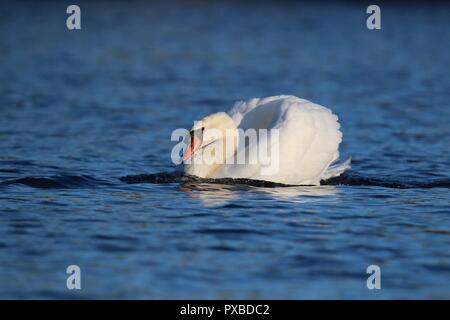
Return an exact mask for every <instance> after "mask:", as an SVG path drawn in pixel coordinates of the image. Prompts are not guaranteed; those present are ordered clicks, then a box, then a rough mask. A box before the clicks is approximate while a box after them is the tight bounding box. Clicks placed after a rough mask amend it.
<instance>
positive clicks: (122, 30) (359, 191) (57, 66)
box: [0, 1, 450, 299]
mask: <svg viewBox="0 0 450 320" xmlns="http://www.w3.org/2000/svg"><path fill="white" fill-rule="evenodd" d="M78 3H79V4H80V6H81V10H82V30H81V31H68V30H67V29H66V28H65V19H66V14H65V9H66V8H65V4H64V3H59V2H35V3H34V2H22V3H20V4H17V3H12V2H11V3H3V4H2V9H1V11H0V57H1V59H0V66H1V68H0V81H1V82H0V83H1V86H0V128H1V129H0V150H1V154H0V182H1V184H0V234H1V239H0V298H277V299H279V298H287V299H297V298H352V299H354V298H369V299H372V298H373V299H379V298H450V291H449V289H448V283H449V278H450V253H449V246H450V209H449V204H450V200H449V183H450V173H449V164H450V152H449V151H450V132H449V131H450V129H449V122H450V108H449V105H450V95H449V92H450V78H449V76H448V66H449V65H450V55H449V54H448V51H449V48H450V46H449V45H450V43H449V39H450V19H449V17H450V6H448V5H445V4H435V5H434V6H431V5H426V4H421V3H415V4H413V5H408V9H407V10H406V9H405V8H404V7H403V6H401V4H397V5H388V4H385V5H381V7H382V30H381V31H369V30H367V29H366V27H365V19H366V16H367V15H366V14H365V7H364V5H363V4H360V3H358V2H348V3H346V4H333V3H327V4H323V5H322V6H319V5H314V4H305V3H295V2H284V3H282V4H275V3H271V2H268V3H264V4H259V5H256V4H247V5H244V4H238V3H229V4H226V3H221V2H218V3H214V4H209V3H206V2H198V3H197V2H194V3H189V4H186V3H184V4H183V3H178V4H175V3H172V4H163V3H143V2H134V1H133V2H129V1H127V2H123V3H121V2H112V3H111V2H108V3H106V2H100V3H92V2H80V1H78ZM278 94H294V95H298V96H300V97H303V98H306V99H309V100H312V101H314V102H317V103H320V104H323V105H325V106H328V107H330V108H332V109H333V111H334V112H335V113H336V114H338V115H339V117H340V122H341V124H342V130H343V133H344V141H343V143H342V145H341V151H342V156H343V157H344V158H345V157H347V156H350V155H351V156H352V159H353V167H352V169H351V171H350V172H348V174H347V175H346V176H345V177H344V178H342V179H340V180H337V181H331V182H329V184H328V185H323V186H319V187H276V186H275V187H274V186H265V187H263V186H259V185H258V184H256V185H255V184H251V183H250V184H244V183H237V184H236V183H235V184H233V183H231V184H230V183H229V181H228V182H227V181H222V182H220V183H217V182H216V183H214V182H212V181H204V182H203V181H195V180H194V181H190V180H186V179H184V180H183V179H182V178H180V177H178V176H176V175H175V176H172V175H171V174H166V175H163V176H162V178H161V179H160V180H159V181H155V177H161V176H158V175H157V176H150V178H148V177H149V176H147V181H141V182H152V183H133V184H131V183H130V184H128V183H126V182H125V181H121V180H119V178H121V177H124V176H130V175H131V176H133V175H142V174H156V173H159V172H165V173H170V172H172V171H173V170H174V168H173V165H172V164H171V161H170V151H171V148H172V147H173V145H174V144H173V143H172V142H171V141H170V134H171V132H172V130H173V129H175V128H179V127H184V128H187V127H190V126H191V124H192V121H193V120H195V119H198V118H200V117H202V116H204V115H206V114H208V113H211V112H215V111H221V110H227V109H228V108H229V107H230V106H231V105H232V104H233V102H234V101H235V100H239V99H243V98H251V97H263V96H270V95H278ZM169 178H170V179H172V180H170V179H169ZM144 180H145V179H144ZM162 182H165V183H162ZM71 264H77V265H79V266H80V267H81V270H82V290H80V291H69V290H67V289H66V278H67V276H68V275H67V274H66V273H65V271H66V268H67V266H68V265H71ZM372 264H376V265H379V266H380V267H381V272H382V280H381V281H382V289H381V290H368V289H367V287H366V279H367V277H368V275H367V274H366V268H367V266H369V265H372Z"/></svg>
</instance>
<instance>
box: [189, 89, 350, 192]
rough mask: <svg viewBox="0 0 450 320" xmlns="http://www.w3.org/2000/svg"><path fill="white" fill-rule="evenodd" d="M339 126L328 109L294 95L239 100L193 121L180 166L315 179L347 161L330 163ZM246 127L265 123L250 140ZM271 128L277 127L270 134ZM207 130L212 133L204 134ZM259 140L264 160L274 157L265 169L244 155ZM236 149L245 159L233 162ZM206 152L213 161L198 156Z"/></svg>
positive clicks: (297, 181)
mask: <svg viewBox="0 0 450 320" xmlns="http://www.w3.org/2000/svg"><path fill="white" fill-rule="evenodd" d="M339 128H340V125H339V122H338V118H337V116H336V115H334V114H333V113H332V112H331V111H330V110H329V109H327V108H325V107H323V106H320V105H318V104H315V103H312V102H310V101H308V100H304V99H300V98H298V97H295V96H273V97H267V98H263V99H259V98H258V99H251V100H248V101H239V102H237V103H236V104H235V105H234V107H233V108H232V109H231V110H230V111H229V112H228V114H227V113H225V112H219V113H214V114H211V115H209V116H207V117H205V118H203V119H202V120H200V121H199V122H196V123H194V126H193V127H192V130H191V132H190V135H188V136H186V139H185V144H186V146H187V148H186V149H185V151H184V154H183V158H182V160H183V162H184V171H185V173H186V174H189V175H195V176H198V177H201V178H248V179H256V180H266V181H273V182H277V183H283V184H289V185H319V184H320V181H321V180H325V179H328V178H331V177H335V176H338V175H340V174H342V173H343V172H344V171H345V170H346V169H348V168H349V167H350V159H348V160H346V161H345V162H343V163H340V164H333V162H335V161H336V160H337V159H338V157H339V144H340V143H341V141H342V133H341V131H340V130H339ZM237 129H241V130H237ZM248 129H255V130H256V131H258V130H259V129H267V130H269V131H268V132H269V133H268V134H267V135H266V136H264V135H262V136H258V137H257V140H256V143H251V142H248V139H245V134H244V132H246V131H244V130H248ZM272 129H276V130H278V131H277V132H276V134H275V133H273V132H275V131H276V130H273V131H271V130H272ZM210 131H214V134H206V133H207V132H210ZM247 137H248V136H247ZM275 138H277V139H275ZM230 141H231V142H230ZM262 146H265V147H266V149H267V150H266V151H267V152H266V153H265V154H267V155H269V157H268V158H269V160H270V165H273V162H275V161H274V159H275V158H277V159H276V160H277V163H276V167H275V170H267V168H268V167H269V166H270V165H268V163H267V161H265V162H264V161H263V160H262V159H258V160H257V161H256V162H255V161H253V162H251V161H249V158H250V157H251V156H249V155H250V154H254V155H259V154H258V148H260V149H262ZM211 150H215V151H211ZM217 150H219V151H220V152H217ZM274 151H276V152H274ZM245 152H246V153H245ZM239 153H241V154H246V156H245V163H239V164H237V163H236V162H237V160H236V159H237V158H238V156H237V155H238V154H239ZM275 156H276V157H275ZM208 157H209V158H211V157H215V158H214V159H216V160H217V159H219V161H204V160H205V159H208ZM199 159H200V161H199ZM201 159H203V161H201ZM266 160H267V159H266ZM272 167H273V166H272ZM265 168H266V170H264V169H265ZM272 169H273V168H272Z"/></svg>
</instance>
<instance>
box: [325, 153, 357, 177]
mask: <svg viewBox="0 0 450 320" xmlns="http://www.w3.org/2000/svg"><path fill="white" fill-rule="evenodd" d="M351 162H352V157H348V159H347V160H345V161H343V162H340V163H335V164H332V165H331V166H329V167H328V169H327V170H326V171H325V173H324V174H323V175H322V180H327V179H330V178H333V177H337V176H340V175H341V174H343V173H344V171H345V170H347V169H350V167H351Z"/></svg>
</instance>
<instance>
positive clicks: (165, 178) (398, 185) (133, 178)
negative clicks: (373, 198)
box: [120, 172, 450, 189]
mask: <svg viewBox="0 0 450 320" xmlns="http://www.w3.org/2000/svg"><path fill="white" fill-rule="evenodd" d="M120 180H121V181H123V182H126V183H157V184H160V183H194V184H195V183H212V184H227V185H234V184H244V185H249V186H255V187H264V188H275V187H292V186H293V185H286V184H282V183H276V182H271V181H263V180H253V179H242V178H238V179H233V178H221V179H209V178H199V177H195V176H186V175H184V174H183V173H182V172H161V173H154V174H140V175H130V176H125V177H121V178H120ZM320 184H321V185H332V186H339V185H342V186H377V187H384V188H395V189H409V188H450V179H441V180H433V181H427V182H422V181H392V180H383V179H376V178H368V177H361V176H358V175H354V174H351V175H350V174H343V175H341V176H339V177H334V178H330V179H328V180H326V181H321V183H320Z"/></svg>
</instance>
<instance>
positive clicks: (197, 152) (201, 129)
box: [182, 112, 237, 178]
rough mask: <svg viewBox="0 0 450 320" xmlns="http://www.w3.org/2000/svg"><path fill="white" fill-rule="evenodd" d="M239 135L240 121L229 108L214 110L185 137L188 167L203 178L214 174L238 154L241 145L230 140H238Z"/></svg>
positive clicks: (185, 156) (185, 155)
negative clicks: (225, 110)
mask: <svg viewBox="0 0 450 320" xmlns="http://www.w3.org/2000/svg"><path fill="white" fill-rule="evenodd" d="M236 137H237V130H236V125H235V123H234V121H233V119H231V118H230V116H228V114H226V113H225V112H217V113H213V114H210V115H208V116H206V117H204V118H203V119H201V120H199V121H195V122H194V125H193V126H192V129H191V130H190V132H189V135H187V136H186V137H185V140H184V141H185V145H186V149H185V151H184V154H183V158H182V160H183V163H184V166H185V170H184V171H185V172H186V173H187V174H190V175H195V176H198V177H202V178H207V177H210V176H211V174H212V173H214V171H216V170H217V169H218V167H220V165H222V164H225V162H226V159H227V158H228V157H230V156H232V155H233V154H234V152H235V150H236V148H237V145H235V144H236V143H232V144H230V140H232V141H233V142H235V141H236ZM227 140H228V142H227ZM230 146H231V147H230Z"/></svg>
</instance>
